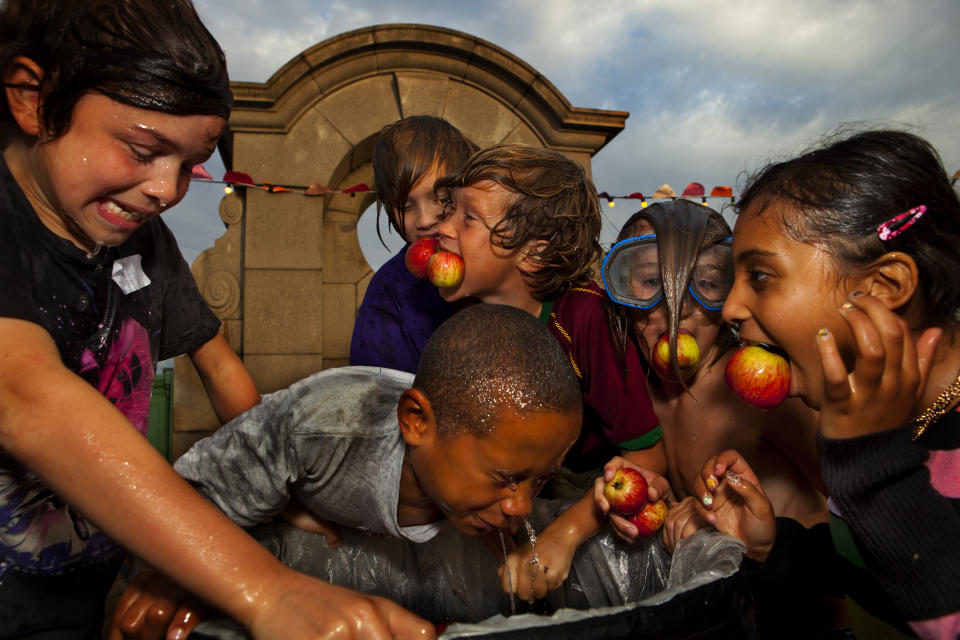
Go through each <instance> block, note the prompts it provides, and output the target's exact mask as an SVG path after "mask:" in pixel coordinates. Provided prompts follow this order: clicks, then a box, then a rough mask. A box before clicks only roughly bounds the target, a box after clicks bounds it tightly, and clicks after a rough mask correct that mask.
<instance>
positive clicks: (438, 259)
mask: <svg viewBox="0 0 960 640" xmlns="http://www.w3.org/2000/svg"><path fill="white" fill-rule="evenodd" d="M427 278H428V279H429V280H430V283H431V284H432V285H433V286H435V287H440V288H443V287H455V286H457V285H458V284H460V283H461V282H463V258H461V257H460V256H458V255H457V254H455V253H453V252H452V251H443V250H440V251H437V252H436V253H435V254H433V255H432V256H430V259H429V260H427Z"/></svg>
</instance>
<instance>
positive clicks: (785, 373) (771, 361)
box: [724, 344, 790, 409]
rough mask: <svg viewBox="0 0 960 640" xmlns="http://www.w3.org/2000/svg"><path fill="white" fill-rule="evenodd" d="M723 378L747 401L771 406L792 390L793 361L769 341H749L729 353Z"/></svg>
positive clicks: (757, 405)
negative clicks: (769, 346)
mask: <svg viewBox="0 0 960 640" xmlns="http://www.w3.org/2000/svg"><path fill="white" fill-rule="evenodd" d="M724 379H725V380H726V381H727V386H728V387H730V389H731V390H732V391H733V392H734V393H735V394H737V395H738V396H739V397H740V398H741V399H742V400H743V401H744V402H746V403H747V404H751V405H753V406H755V407H758V408H760V409H772V408H773V407H776V406H777V405H779V404H780V403H781V402H783V401H784V400H785V399H786V398H787V395H788V394H789V393H790V363H789V362H788V361H787V359H786V358H784V357H783V356H782V355H780V354H778V353H775V352H774V351H773V350H771V349H770V348H768V347H767V346H766V345H759V344H751V345H746V346H743V347H740V348H739V349H737V350H736V351H735V352H734V353H733V355H732V356H731V357H730V360H729V361H728V362H727V367H726V369H725V370H724Z"/></svg>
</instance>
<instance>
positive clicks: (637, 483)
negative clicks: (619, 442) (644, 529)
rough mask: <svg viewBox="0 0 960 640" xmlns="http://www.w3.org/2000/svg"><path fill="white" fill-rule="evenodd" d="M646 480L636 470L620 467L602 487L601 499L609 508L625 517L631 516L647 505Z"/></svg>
mask: <svg viewBox="0 0 960 640" xmlns="http://www.w3.org/2000/svg"><path fill="white" fill-rule="evenodd" d="M647 492H648V487H647V479H646V478H644V477H643V474H642V473H640V472H639V471H637V470H636V469H631V468H629V467H621V468H619V469H617V471H616V472H615V473H614V474H613V478H611V479H610V480H609V481H608V482H607V483H606V484H605V485H604V486H603V497H604V498H606V499H607V502H609V503H610V508H611V509H613V510H614V511H616V512H617V513H620V514H622V515H625V516H631V515H633V514H635V513H637V512H638V511H640V510H641V509H643V505H645V504H647V498H648V497H649V496H648V495H647Z"/></svg>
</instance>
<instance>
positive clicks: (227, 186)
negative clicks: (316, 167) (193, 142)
mask: <svg viewBox="0 0 960 640" xmlns="http://www.w3.org/2000/svg"><path fill="white" fill-rule="evenodd" d="M190 177H191V180H196V181H198V182H210V183H213V184H222V185H224V191H225V192H227V193H232V192H233V191H234V189H237V188H243V189H247V188H250V189H261V190H263V191H267V192H269V193H280V192H291V193H296V192H299V193H302V194H304V195H308V196H323V195H327V194H332V193H345V194H348V195H350V196H351V197H353V196H356V195H357V194H358V193H366V192H372V191H371V189H370V187H369V186H368V185H367V184H365V183H363V182H360V183H358V184H355V185H353V186H352V187H347V188H346V189H331V188H330V187H327V186H324V185H322V184H320V183H319V182H314V183H313V184H311V185H309V186H305V187H304V186H296V185H288V184H273V183H272V182H261V183H260V184H257V183H255V182H254V181H253V178H251V177H250V174H247V173H244V172H242V171H227V172H226V173H224V174H223V179H222V180H214V179H213V176H211V175H210V173H209V172H208V171H207V170H206V169H204V167H203V165H200V164H198V165H195V166H194V167H193V169H192V170H191V174H190Z"/></svg>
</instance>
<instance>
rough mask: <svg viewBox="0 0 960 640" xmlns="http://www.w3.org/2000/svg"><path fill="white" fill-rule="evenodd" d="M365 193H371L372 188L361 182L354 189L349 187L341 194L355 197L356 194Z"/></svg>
mask: <svg viewBox="0 0 960 640" xmlns="http://www.w3.org/2000/svg"><path fill="white" fill-rule="evenodd" d="M364 191H370V187H368V186H367V185H365V184H364V183H362V182H361V183H360V184H355V185H353V186H352V187H347V188H346V189H344V190H343V191H342V192H341V193H349V194H350V195H353V194H355V193H363V192H364Z"/></svg>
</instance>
